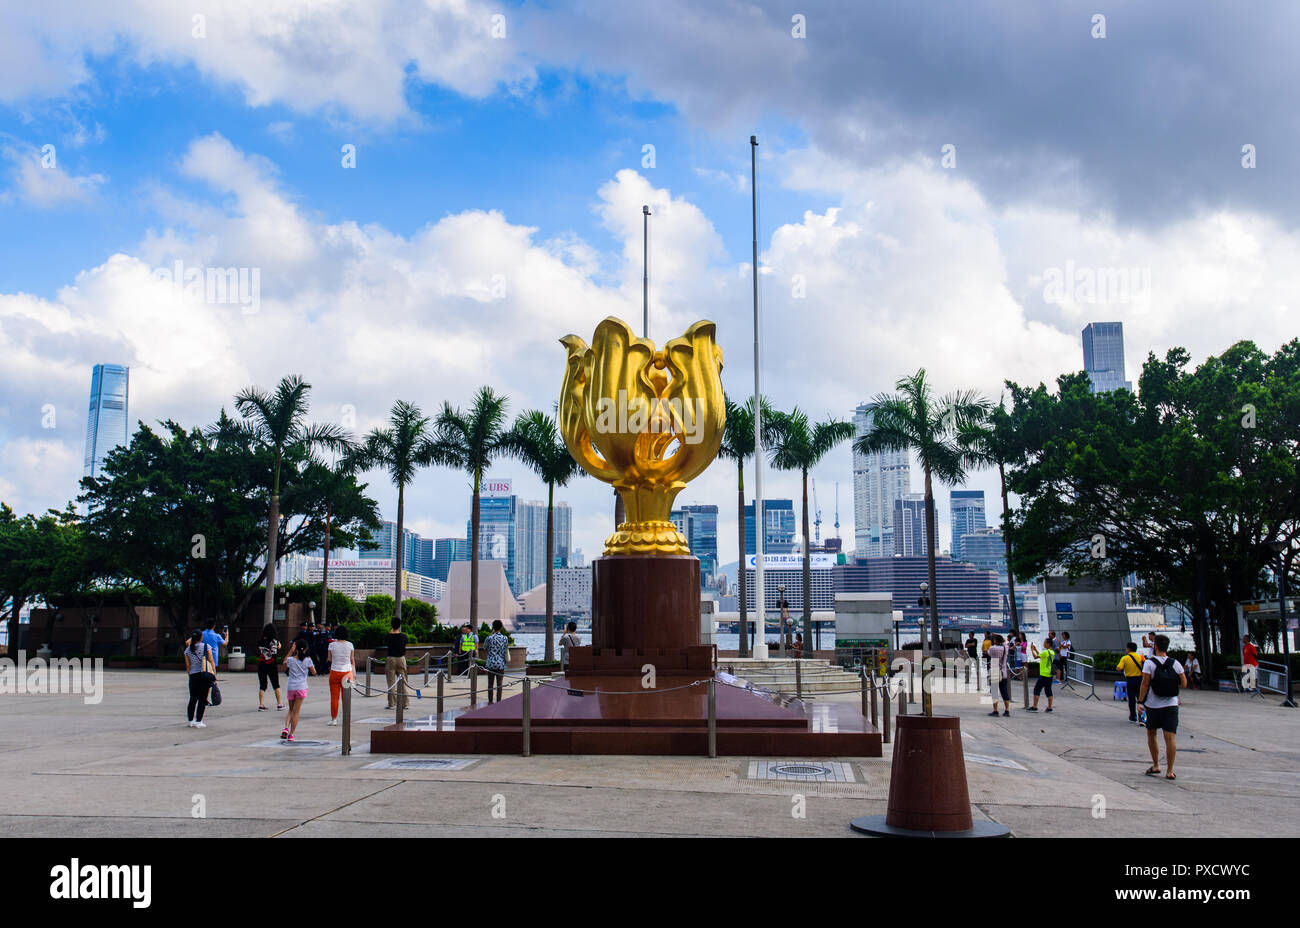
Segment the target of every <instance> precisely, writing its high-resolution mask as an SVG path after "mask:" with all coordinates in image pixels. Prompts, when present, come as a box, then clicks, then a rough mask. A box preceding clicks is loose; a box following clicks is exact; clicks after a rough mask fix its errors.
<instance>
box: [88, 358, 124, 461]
mask: <svg viewBox="0 0 1300 928" xmlns="http://www.w3.org/2000/svg"><path fill="white" fill-rule="evenodd" d="M130 376H131V369H130V368H129V367H125V366H123V365H121V364H96V365H95V366H94V368H93V369H92V370H91V373H90V412H89V414H88V415H87V417H86V455H85V462H84V463H85V467H84V475H85V476H87V477H98V476H99V470H100V467H102V466H103V464H104V458H105V456H107V454H108V452H110V451H112V450H113V449H114V448H117V447H120V446H122V445H125V444H126V443H127V439H128V436H127V429H128V425H127V423H128V422H129V421H130V420H129V418H128V408H127V393H128V389H127V388H128V386H129V381H130Z"/></svg>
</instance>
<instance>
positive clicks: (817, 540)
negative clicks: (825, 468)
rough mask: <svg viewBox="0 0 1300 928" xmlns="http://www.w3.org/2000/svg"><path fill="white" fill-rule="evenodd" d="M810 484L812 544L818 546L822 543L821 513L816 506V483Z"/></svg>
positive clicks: (813, 481)
mask: <svg viewBox="0 0 1300 928" xmlns="http://www.w3.org/2000/svg"><path fill="white" fill-rule="evenodd" d="M811 482H812V495H813V513H814V514H815V515H814V517H813V544H815V545H818V546H820V545H821V543H822V511H821V509H820V507H818V505H817V481H816V480H815V479H814V480H812V481H811Z"/></svg>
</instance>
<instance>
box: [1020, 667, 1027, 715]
mask: <svg viewBox="0 0 1300 928" xmlns="http://www.w3.org/2000/svg"><path fill="white" fill-rule="evenodd" d="M1020 682H1021V683H1023V684H1024V689H1025V708H1026V709H1028V708H1029V661H1021V662H1020Z"/></svg>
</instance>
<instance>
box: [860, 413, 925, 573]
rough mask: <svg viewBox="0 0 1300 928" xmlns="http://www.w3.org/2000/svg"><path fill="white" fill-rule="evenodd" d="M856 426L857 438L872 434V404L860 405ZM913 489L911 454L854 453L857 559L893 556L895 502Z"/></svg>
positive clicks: (888, 452) (889, 452)
mask: <svg viewBox="0 0 1300 928" xmlns="http://www.w3.org/2000/svg"><path fill="white" fill-rule="evenodd" d="M853 427H854V430H855V438H861V437H862V436H863V435H866V434H867V433H868V432H870V431H871V406H870V404H868V403H863V404H861V405H860V406H858V408H857V410H856V411H855V412H854V415H853ZM911 488H912V462H911V456H910V454H909V452H907V451H881V452H876V453H875V454H859V453H858V452H856V451H854V452H853V533H854V549H855V550H854V553H855V554H856V555H857V556H858V557H888V556H890V555H892V554H893V553H894V503H895V501H897V500H900V499H902V498H903V495H904V494H905V493H907V492H909V491H910V490H911Z"/></svg>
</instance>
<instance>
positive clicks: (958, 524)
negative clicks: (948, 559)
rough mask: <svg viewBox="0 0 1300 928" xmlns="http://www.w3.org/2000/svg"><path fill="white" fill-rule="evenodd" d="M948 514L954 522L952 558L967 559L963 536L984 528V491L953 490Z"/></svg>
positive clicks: (949, 495)
mask: <svg viewBox="0 0 1300 928" xmlns="http://www.w3.org/2000/svg"><path fill="white" fill-rule="evenodd" d="M948 510H949V512H948V516H949V519H950V520H951V523H952V559H953V560H954V561H962V560H965V555H964V554H963V548H962V544H963V542H962V536H963V535H974V534H975V533H976V532H977V531H979V530H980V529H982V528H984V526H985V522H984V491H983V490H951V491H949V493H948Z"/></svg>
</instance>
